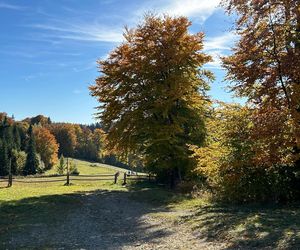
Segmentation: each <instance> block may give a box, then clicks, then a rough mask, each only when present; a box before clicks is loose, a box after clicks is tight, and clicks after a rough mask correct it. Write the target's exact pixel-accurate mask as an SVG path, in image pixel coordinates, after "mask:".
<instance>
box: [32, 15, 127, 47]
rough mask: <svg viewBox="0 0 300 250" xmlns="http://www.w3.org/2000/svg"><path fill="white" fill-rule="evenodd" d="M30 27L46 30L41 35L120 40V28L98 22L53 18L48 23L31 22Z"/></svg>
mask: <svg viewBox="0 0 300 250" xmlns="http://www.w3.org/2000/svg"><path fill="white" fill-rule="evenodd" d="M29 26H30V27H31V28H36V29H39V30H45V31H47V33H46V34H42V36H43V37H48V38H57V39H67V40H75V41H90V42H121V41H122V40H123V38H122V37H123V36H122V34H123V33H122V29H121V28H113V27H109V26H105V25H101V24H99V23H96V22H95V23H72V24H71V23H66V22H62V21H59V20H55V21H54V22H52V23H48V24H43V23H40V24H32V25H29Z"/></svg>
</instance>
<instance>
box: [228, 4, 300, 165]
mask: <svg viewBox="0 0 300 250" xmlns="http://www.w3.org/2000/svg"><path fill="white" fill-rule="evenodd" d="M223 2H224V5H225V6H226V8H227V10H228V11H229V13H237V14H238V19H237V21H236V31H237V34H238V35H239V36H240V39H239V41H238V43H237V44H236V45H235V47H234V49H233V52H234V53H233V55H231V56H229V57H226V58H224V59H223V63H224V66H225V68H226V69H227V70H228V75H227V78H228V79H229V80H232V82H233V85H232V89H233V90H234V91H235V92H236V93H237V94H238V95H239V96H243V97H247V98H248V101H249V103H250V104H251V105H252V106H253V107H255V108H257V111H256V118H257V119H256V125H257V128H261V129H263V130H264V131H263V134H264V136H266V133H265V132H266V131H275V130H274V123H273V122H267V121H266V119H268V120H269V121H271V120H272V119H273V120H274V119H275V120H277V121H278V119H280V120H282V121H288V122H289V123H290V125H291V127H292V138H291V137H289V136H286V142H292V144H291V143H289V145H286V146H291V147H293V148H294V150H295V153H296V154H294V155H296V156H297V157H296V159H297V158H299V152H300V3H299V0H246V1H244V0H243V1H241V0H224V1H223ZM280 126H284V122H282V123H281V125H280ZM266 127H267V128H266ZM278 131H280V129H278ZM257 134H258V135H260V134H262V133H260V132H259V131H258V133H257ZM273 136H274V135H272V133H271V134H270V136H269V139H267V138H266V141H269V142H270V140H272V138H274V137H273ZM273 142H274V143H275V144H276V141H275V140H273ZM275 144H274V147H273V148H274V150H276V148H277V147H276V145H275ZM294 160H295V159H294Z"/></svg>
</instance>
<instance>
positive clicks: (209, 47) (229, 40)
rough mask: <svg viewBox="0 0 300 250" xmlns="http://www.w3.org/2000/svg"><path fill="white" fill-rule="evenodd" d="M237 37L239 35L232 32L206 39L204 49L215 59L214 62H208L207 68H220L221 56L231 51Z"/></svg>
mask: <svg viewBox="0 0 300 250" xmlns="http://www.w3.org/2000/svg"><path fill="white" fill-rule="evenodd" d="M237 38H238V37H237V35H235V34H234V33H232V32H228V33H225V34H223V35H220V36H216V37H208V38H206V39H205V41H204V51H205V52H206V53H207V54H209V55H211V57H212V59H213V62H210V63H208V64H207V68H214V69H220V68H221V63H222V62H221V57H223V56H225V55H226V54H228V53H229V51H230V50H231V47H232V46H233V45H234V42H235V41H236V40H237Z"/></svg>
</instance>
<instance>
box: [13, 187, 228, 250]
mask: <svg viewBox="0 0 300 250" xmlns="http://www.w3.org/2000/svg"><path fill="white" fill-rule="evenodd" d="M180 213H183V214H182V215H184V213H186V212H184V211H182V212H180V211H179V212H178V211H172V210H167V209H166V208H157V207H154V206H152V205H149V204H148V203H147V204H146V203H142V202H138V201H135V200H133V199H132V198H131V197H130V193H129V192H120V191H104V190H103V191H97V192H92V193H82V194H81V197H80V199H79V204H78V206H76V208H75V209H74V210H72V212H71V213H68V215H67V216H66V218H65V222H64V223H57V224H55V223H54V225H55V226H53V225H51V226H49V225H46V224H43V223H40V224H35V225H32V227H30V231H26V232H19V233H17V234H14V235H13V236H12V238H11V241H10V244H9V247H8V249H126V250H129V249H189V250H190V249H191V250H193V249H197V250H199V249H222V245H216V243H210V242H206V241H205V239H199V237H198V238H197V237H196V235H195V234H194V233H193V232H192V231H191V229H190V228H189V227H188V226H187V225H185V224H184V223H178V220H176V218H178V216H180V215H181V214H180Z"/></svg>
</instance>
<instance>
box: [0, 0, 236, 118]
mask: <svg viewBox="0 0 300 250" xmlns="http://www.w3.org/2000/svg"><path fill="white" fill-rule="evenodd" d="M218 4H219V0H85V1H83V0H26V1H25V0H24V1H21V0H19V1H17V0H0V65H1V67H0V112H1V111H4V112H7V113H8V114H9V115H12V114H14V116H15V117H16V119H23V118H25V117H29V116H35V115H38V114H44V115H46V116H50V117H51V119H52V120H53V121H67V122H74V123H85V124H86V123H92V122H94V121H95V120H94V119H93V113H94V112H95V110H94V107H95V106H97V102H96V101H95V100H94V98H92V97H91V96H90V95H89V91H88V86H89V85H90V84H93V82H94V79H95V78H96V77H97V76H98V75H99V73H98V70H97V65H96V60H98V59H101V58H105V57H106V56H107V54H108V53H109V52H110V51H111V50H112V49H113V48H114V47H115V46H117V45H118V44H119V43H120V42H121V41H122V32H123V28H124V26H125V25H128V26H129V27H134V26H135V25H136V24H137V23H139V22H140V21H141V20H142V17H143V14H144V13H145V12H147V11H152V12H155V13H158V14H160V13H168V14H170V15H185V16H187V17H189V18H190V20H191V21H192V22H193V25H192V27H191V32H198V31H204V32H205V33H206V38H205V51H206V53H208V54H211V55H212V56H213V58H214V60H215V61H214V62H213V63H210V64H208V65H206V67H207V68H210V69H211V70H212V71H213V72H214V73H215V75H216V81H215V82H214V83H212V85H211V91H210V93H209V94H210V95H211V97H212V98H213V99H219V100H223V101H227V102H231V101H236V99H233V98H232V94H231V93H227V92H226V90H225V89H224V88H225V86H226V83H225V82H223V78H224V74H225V72H224V71H223V70H222V69H221V67H220V62H219V56H220V55H227V54H229V53H230V47H231V46H232V44H233V42H234V39H235V36H234V35H233V34H232V33H231V32H230V29H231V27H232V26H233V20H232V18H230V17H228V16H226V15H225V14H224V12H223V10H222V9H221V8H220V7H218Z"/></svg>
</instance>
